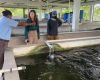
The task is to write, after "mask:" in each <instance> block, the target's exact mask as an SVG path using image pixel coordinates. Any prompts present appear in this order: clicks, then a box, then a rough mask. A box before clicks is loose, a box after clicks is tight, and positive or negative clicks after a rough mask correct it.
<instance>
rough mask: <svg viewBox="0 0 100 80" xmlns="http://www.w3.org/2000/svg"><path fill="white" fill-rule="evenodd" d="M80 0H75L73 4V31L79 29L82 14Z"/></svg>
mask: <svg viewBox="0 0 100 80" xmlns="http://www.w3.org/2000/svg"><path fill="white" fill-rule="evenodd" d="M80 3H81V1H80V0H74V4H73V18H72V31H73V32H74V31H78V30H79V14H80Z"/></svg>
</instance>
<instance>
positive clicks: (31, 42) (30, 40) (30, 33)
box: [28, 31, 34, 44]
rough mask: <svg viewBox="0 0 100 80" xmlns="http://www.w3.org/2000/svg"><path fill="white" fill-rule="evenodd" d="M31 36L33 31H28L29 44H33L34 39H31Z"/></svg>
mask: <svg viewBox="0 0 100 80" xmlns="http://www.w3.org/2000/svg"><path fill="white" fill-rule="evenodd" d="M33 35H34V33H33V31H30V32H29V33H28V39H29V44H33V42H34V37H33Z"/></svg>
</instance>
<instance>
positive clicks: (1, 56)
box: [0, 40, 4, 69]
mask: <svg viewBox="0 0 100 80" xmlns="http://www.w3.org/2000/svg"><path fill="white" fill-rule="evenodd" d="M3 62H4V42H3V41H1V40H0V69H2V66H3Z"/></svg>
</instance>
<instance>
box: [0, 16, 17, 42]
mask: <svg viewBox="0 0 100 80" xmlns="http://www.w3.org/2000/svg"><path fill="white" fill-rule="evenodd" d="M17 25H18V22H17V21H14V20H12V19H9V18H7V17H5V16H3V17H1V18H0V39H3V40H10V37H11V32H12V27H17Z"/></svg>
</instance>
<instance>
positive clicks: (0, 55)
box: [0, 40, 8, 69]
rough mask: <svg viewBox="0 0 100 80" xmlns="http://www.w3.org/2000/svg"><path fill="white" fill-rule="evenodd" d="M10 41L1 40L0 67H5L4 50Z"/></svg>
mask: <svg viewBox="0 0 100 80" xmlns="http://www.w3.org/2000/svg"><path fill="white" fill-rule="evenodd" d="M7 45H8V42H5V41H2V40H0V69H2V67H3V62H4V51H5V48H6V47H7Z"/></svg>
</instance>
